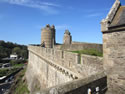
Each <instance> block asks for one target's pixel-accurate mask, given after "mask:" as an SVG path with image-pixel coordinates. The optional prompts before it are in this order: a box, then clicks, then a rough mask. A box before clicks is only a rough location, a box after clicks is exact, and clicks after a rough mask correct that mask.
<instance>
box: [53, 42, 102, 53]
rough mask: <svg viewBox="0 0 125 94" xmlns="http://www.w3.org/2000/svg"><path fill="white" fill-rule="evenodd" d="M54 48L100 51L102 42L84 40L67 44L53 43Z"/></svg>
mask: <svg viewBox="0 0 125 94" xmlns="http://www.w3.org/2000/svg"><path fill="white" fill-rule="evenodd" d="M55 49H60V50H69V51H76V50H84V49H95V50H97V51H100V52H102V44H97V43H84V42H72V44H69V45H68V44H67V45H55Z"/></svg>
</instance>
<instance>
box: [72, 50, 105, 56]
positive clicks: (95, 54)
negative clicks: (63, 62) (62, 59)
mask: <svg viewBox="0 0 125 94" xmlns="http://www.w3.org/2000/svg"><path fill="white" fill-rule="evenodd" d="M71 52H73V53H79V54H80V55H81V54H86V55H93V56H100V57H102V56H103V53H102V52H99V51H97V50H95V49H85V50H79V51H71Z"/></svg>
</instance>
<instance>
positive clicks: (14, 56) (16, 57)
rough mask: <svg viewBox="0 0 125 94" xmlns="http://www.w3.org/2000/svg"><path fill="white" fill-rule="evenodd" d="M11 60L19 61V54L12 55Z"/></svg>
mask: <svg viewBox="0 0 125 94" xmlns="http://www.w3.org/2000/svg"><path fill="white" fill-rule="evenodd" d="M10 59H18V55H17V54H11V55H10Z"/></svg>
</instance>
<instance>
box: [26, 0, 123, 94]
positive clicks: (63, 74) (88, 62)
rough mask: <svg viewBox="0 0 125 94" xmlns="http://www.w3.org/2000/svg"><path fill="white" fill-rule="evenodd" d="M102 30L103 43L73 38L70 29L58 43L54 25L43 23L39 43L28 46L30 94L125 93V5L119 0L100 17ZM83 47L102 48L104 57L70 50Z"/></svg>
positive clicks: (27, 72)
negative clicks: (73, 39)
mask: <svg viewBox="0 0 125 94" xmlns="http://www.w3.org/2000/svg"><path fill="white" fill-rule="evenodd" d="M101 31H102V33H103V45H101V44H94V43H80V42H73V41H72V36H71V33H70V32H69V30H66V31H65V33H64V38H63V44H58V43H56V37H55V34H56V29H55V26H54V25H52V26H50V25H46V27H45V28H43V29H42V34H41V44H40V45H29V47H28V50H29V63H28V67H27V71H26V79H27V84H28V88H29V90H30V92H31V94H125V50H124V48H125V42H124V40H125V6H121V3H120V1H119V0H116V1H115V3H114V5H113V6H112V8H111V10H110V12H109V14H108V16H107V17H106V18H105V19H103V20H102V21H101ZM102 46H103V47H102ZM86 48H89V49H96V50H98V51H102V52H103V57H98V56H90V55H84V54H82V55H79V54H78V53H72V52H71V51H74V50H82V49H86Z"/></svg>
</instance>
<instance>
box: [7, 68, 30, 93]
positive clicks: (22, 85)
mask: <svg viewBox="0 0 125 94" xmlns="http://www.w3.org/2000/svg"><path fill="white" fill-rule="evenodd" d="M25 71H26V69H24V70H22V71H20V72H19V73H18V74H17V75H16V77H15V81H14V84H13V85H12V87H11V90H10V93H9V94H29V90H28V88H27V84H26V81H25V79H23V78H24V75H25Z"/></svg>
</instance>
